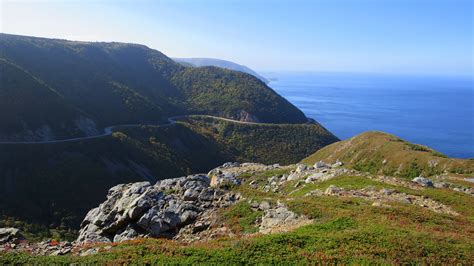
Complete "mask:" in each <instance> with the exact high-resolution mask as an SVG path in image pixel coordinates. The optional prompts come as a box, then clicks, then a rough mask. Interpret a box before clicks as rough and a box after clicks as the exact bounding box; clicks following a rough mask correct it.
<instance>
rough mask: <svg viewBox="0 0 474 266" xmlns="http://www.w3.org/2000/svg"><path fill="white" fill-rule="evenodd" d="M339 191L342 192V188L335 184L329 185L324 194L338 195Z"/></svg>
mask: <svg viewBox="0 0 474 266" xmlns="http://www.w3.org/2000/svg"><path fill="white" fill-rule="evenodd" d="M341 192H344V189H343V188H338V187H336V186H335V185H330V186H329V187H328V188H327V189H326V191H324V194H326V195H339V194H341Z"/></svg>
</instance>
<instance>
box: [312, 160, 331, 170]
mask: <svg viewBox="0 0 474 266" xmlns="http://www.w3.org/2000/svg"><path fill="white" fill-rule="evenodd" d="M314 168H316V169H323V168H329V165H327V164H326V163H325V162H323V161H319V162H317V163H315V164H314Z"/></svg>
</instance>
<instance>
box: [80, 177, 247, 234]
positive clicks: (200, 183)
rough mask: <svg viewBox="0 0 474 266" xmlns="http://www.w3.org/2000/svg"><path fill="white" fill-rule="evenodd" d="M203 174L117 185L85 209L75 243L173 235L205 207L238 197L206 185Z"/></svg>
mask: <svg viewBox="0 0 474 266" xmlns="http://www.w3.org/2000/svg"><path fill="white" fill-rule="evenodd" d="M210 183H211V182H210V179H209V177H208V176H207V175H202V174H200V175H191V176H187V177H180V178H174V179H166V180H162V181H158V182H157V183H156V184H155V185H152V184H150V183H149V182H138V183H131V184H120V185H117V186H115V187H112V188H111V189H110V190H109V192H108V194H107V199H106V201H104V202H103V203H102V204H100V205H99V206H98V207H97V208H94V209H92V210H90V211H89V213H88V214H87V215H86V217H85V219H84V221H83V222H82V223H81V228H80V231H79V237H78V239H77V242H111V241H114V242H120V241H123V240H128V239H133V238H137V237H144V236H150V237H173V236H174V235H176V234H177V233H178V232H179V230H180V229H181V228H182V227H184V226H187V225H190V224H193V223H194V222H195V221H196V220H197V219H198V217H199V216H200V215H201V214H202V213H204V212H206V211H209V210H212V209H214V208H219V207H222V206H228V205H230V204H232V203H234V202H235V201H236V200H238V196H235V195H234V194H233V192H231V191H228V190H225V189H222V188H213V187H211V186H210Z"/></svg>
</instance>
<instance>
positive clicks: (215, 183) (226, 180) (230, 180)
mask: <svg viewBox="0 0 474 266" xmlns="http://www.w3.org/2000/svg"><path fill="white" fill-rule="evenodd" d="M225 185H240V180H239V179H237V178H236V176H235V174H233V173H220V174H219V173H216V174H212V175H211V187H221V186H225Z"/></svg>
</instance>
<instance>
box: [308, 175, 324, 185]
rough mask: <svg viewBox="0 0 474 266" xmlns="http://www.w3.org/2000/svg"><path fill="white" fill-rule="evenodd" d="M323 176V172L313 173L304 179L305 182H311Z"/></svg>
mask: <svg viewBox="0 0 474 266" xmlns="http://www.w3.org/2000/svg"><path fill="white" fill-rule="evenodd" d="M323 176H324V174H323V173H314V174H312V175H310V176H308V177H307V178H306V179H305V181H304V182H305V183H311V182H314V181H316V180H318V179H321V178H322V177H323Z"/></svg>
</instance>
